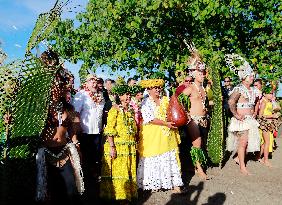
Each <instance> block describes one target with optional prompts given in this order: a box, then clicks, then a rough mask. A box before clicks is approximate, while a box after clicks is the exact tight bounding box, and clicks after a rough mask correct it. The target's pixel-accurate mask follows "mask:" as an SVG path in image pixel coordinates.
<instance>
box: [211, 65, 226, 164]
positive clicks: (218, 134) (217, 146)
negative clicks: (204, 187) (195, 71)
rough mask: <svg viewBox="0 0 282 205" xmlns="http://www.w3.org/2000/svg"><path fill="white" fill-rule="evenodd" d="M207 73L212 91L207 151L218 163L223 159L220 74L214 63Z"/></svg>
mask: <svg viewBox="0 0 282 205" xmlns="http://www.w3.org/2000/svg"><path fill="white" fill-rule="evenodd" d="M209 73H210V74H211V79H212V82H213V86H212V92H213V101H214V106H213V110H212V116H211V124H210V130H209V133H208V140H207V151H208V156H209V158H210V160H211V161H212V163H214V164H220V163H221V162H222V159H223V119H222V116H223V115H222V101H221V99H222V95H221V85H220V75H219V71H218V68H217V67H216V65H215V64H214V67H213V69H209Z"/></svg>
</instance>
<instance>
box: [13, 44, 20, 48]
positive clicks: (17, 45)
mask: <svg viewBox="0 0 282 205" xmlns="http://www.w3.org/2000/svg"><path fill="white" fill-rule="evenodd" d="M14 46H16V47H18V48H21V47H22V46H21V45H20V44H17V43H15V44H14Z"/></svg>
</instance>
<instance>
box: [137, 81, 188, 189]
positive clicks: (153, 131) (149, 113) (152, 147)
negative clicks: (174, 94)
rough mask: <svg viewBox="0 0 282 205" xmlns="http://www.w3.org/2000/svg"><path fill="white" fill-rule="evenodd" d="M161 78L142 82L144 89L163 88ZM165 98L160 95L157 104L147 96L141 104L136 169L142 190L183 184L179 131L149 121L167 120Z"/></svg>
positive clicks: (167, 187)
mask: <svg viewBox="0 0 282 205" xmlns="http://www.w3.org/2000/svg"><path fill="white" fill-rule="evenodd" d="M163 85H164V81H163V80H162V79H149V80H143V81H141V86H142V87H144V88H152V87H163ZM168 104H169V99H168V97H161V98H160V105H159V106H157V105H156V103H155V102H154V100H153V99H152V98H151V97H150V96H148V97H146V98H145V99H144V100H143V102H142V105H141V112H142V117H143V124H142V126H141V131H140V140H139V144H138V152H139V154H140V160H139V164H138V169H137V182H138V188H141V189H143V190H159V189H162V188H163V189H172V188H174V187H179V186H182V185H183V182H182V179H181V169H180V161H179V156H178V145H179V143H180V136H179V133H178V130H176V129H170V128H168V127H166V126H161V125H155V124H152V123H150V122H151V121H152V120H154V119H156V118H157V119H160V120H163V121H165V122H166V121H167V119H166V118H167V116H166V114H167V108H168Z"/></svg>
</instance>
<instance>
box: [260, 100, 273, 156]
mask: <svg viewBox="0 0 282 205" xmlns="http://www.w3.org/2000/svg"><path fill="white" fill-rule="evenodd" d="M265 102H266V104H265V108H264V111H263V116H265V115H266V116H267V115H272V113H273V106H272V103H271V102H269V101H265ZM259 131H260V137H261V144H264V139H263V135H262V130H261V129H260V130H259ZM273 144H274V136H273V133H272V132H269V152H272V151H273Z"/></svg>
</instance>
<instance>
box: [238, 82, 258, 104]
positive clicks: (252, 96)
mask: <svg viewBox="0 0 282 205" xmlns="http://www.w3.org/2000/svg"><path fill="white" fill-rule="evenodd" d="M241 89H242V92H243V93H244V94H245V95H246V96H247V98H248V101H249V103H250V104H254V103H255V100H256V95H255V92H254V89H253V88H252V87H250V89H248V88H247V87H246V86H245V85H244V84H242V87H241ZM250 92H251V93H250Z"/></svg>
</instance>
